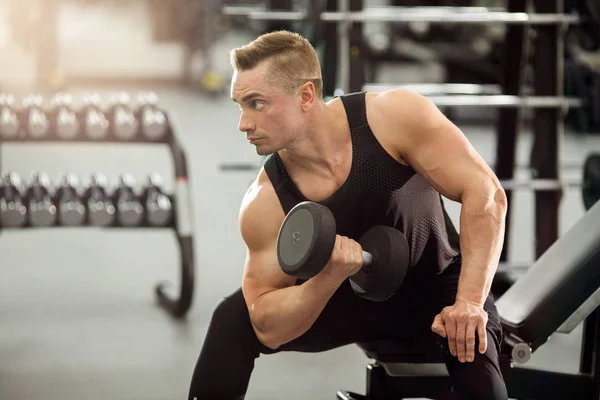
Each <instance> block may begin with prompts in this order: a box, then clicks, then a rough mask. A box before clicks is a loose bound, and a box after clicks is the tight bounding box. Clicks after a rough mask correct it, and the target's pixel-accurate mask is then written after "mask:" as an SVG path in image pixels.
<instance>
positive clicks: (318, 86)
mask: <svg viewBox="0 0 600 400" xmlns="http://www.w3.org/2000/svg"><path fill="white" fill-rule="evenodd" d="M267 60H268V61H270V64H269V70H268V73H267V74H266V77H267V82H268V83H269V84H278V85H280V86H282V87H283V88H284V89H285V90H286V91H287V92H288V93H290V94H292V93H294V92H295V91H296V89H298V87H300V86H301V85H302V84H304V83H306V82H309V81H310V82H312V83H313V84H314V85H315V91H316V94H317V96H318V97H319V98H323V80H322V77H321V65H320V64H319V59H318V57H317V53H316V52H315V49H314V48H313V46H312V45H311V44H310V42H309V41H308V40H307V39H305V38H304V37H303V36H302V35H300V34H298V33H293V32H288V31H275V32H270V33H265V34H263V35H261V36H259V37H258V38H256V39H255V40H253V41H252V42H250V43H248V44H247V45H245V46H242V47H239V48H236V49H233V50H231V52H230V61H231V66H232V67H233V68H234V69H235V70H237V71H247V70H250V69H253V68H255V67H256V66H258V65H259V64H261V63H263V62H265V61H267Z"/></svg>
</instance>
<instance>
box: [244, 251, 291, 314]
mask: <svg viewBox="0 0 600 400" xmlns="http://www.w3.org/2000/svg"><path fill="white" fill-rule="evenodd" d="M275 248H276V245H275V244H272V245H270V246H268V247H267V248H265V249H262V250H251V249H249V250H248V252H247V255H246V262H245V264H244V273H243V276H242V291H243V293H244V298H245V299H246V303H247V305H248V308H249V310H252V306H253V304H255V303H256V302H257V300H258V299H259V298H260V297H261V296H263V295H265V294H267V293H269V292H272V291H275V290H277V289H283V288H285V287H288V286H292V285H294V284H295V283H296V278H295V277H293V276H289V275H287V274H286V273H284V272H283V271H282V270H281V268H280V267H279V263H278V261H277V254H276V250H275Z"/></svg>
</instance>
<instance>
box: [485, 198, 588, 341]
mask: <svg viewBox="0 0 600 400" xmlns="http://www.w3.org/2000/svg"><path fill="white" fill-rule="evenodd" d="M599 287H600V202H598V203H596V204H595V205H594V206H593V207H592V208H591V209H590V210H588V212H587V213H586V214H585V215H584V216H583V218H581V220H580V221H578V222H577V223H576V224H575V225H574V226H573V227H572V228H571V229H569V230H568V231H567V232H566V233H565V234H563V235H562V236H561V237H560V238H559V239H558V240H557V241H556V242H555V243H554V244H553V245H552V246H551V247H550V248H549V249H548V250H547V251H546V252H545V253H544V254H543V255H542V256H541V257H540V258H539V259H538V260H537V261H536V263H535V264H534V265H533V266H531V267H530V269H529V270H528V271H527V273H526V274H525V275H523V276H522V277H521V278H520V279H519V280H517V282H515V284H514V285H513V286H511V287H510V289H508V290H507V291H506V292H505V293H504V295H503V296H502V297H500V298H499V299H498V300H497V302H496V306H497V307H498V312H499V313H500V317H501V318H502V325H503V327H504V331H505V332H511V333H514V334H515V335H516V336H517V337H519V338H520V339H522V340H523V341H525V342H528V343H532V344H535V343H543V342H545V340H546V339H547V338H548V337H549V336H550V335H551V334H552V333H554V332H555V331H556V330H557V329H558V328H559V327H560V326H561V325H562V324H563V323H564V322H565V321H566V320H567V319H568V318H569V317H570V316H571V315H572V314H573V313H574V312H575V311H576V310H577V309H578V308H579V307H580V306H581V305H582V303H584V302H585V301H586V300H587V299H588V298H589V297H590V296H591V295H592V294H593V293H594V292H595V291H596V290H597V289H598V288H599ZM534 347H535V346H534Z"/></svg>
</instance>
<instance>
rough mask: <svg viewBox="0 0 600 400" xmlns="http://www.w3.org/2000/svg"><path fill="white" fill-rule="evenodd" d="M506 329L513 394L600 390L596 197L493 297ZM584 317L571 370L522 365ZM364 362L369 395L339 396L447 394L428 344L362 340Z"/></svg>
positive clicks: (349, 397) (438, 358)
mask: <svg viewBox="0 0 600 400" xmlns="http://www.w3.org/2000/svg"><path fill="white" fill-rule="evenodd" d="M496 306H497V308H498V312H499V313H500V317H501V320H502V326H503V330H504V340H503V348H502V351H501V354H500V362H501V368H502V373H503V376H504V380H505V382H506V386H507V389H508V396H509V398H511V399H527V400H534V399H539V400H551V399H557V400H558V399H561V400H564V399H577V400H598V399H599V396H600V307H599V306H600V202H597V203H596V204H595V205H594V206H593V207H592V208H591V209H590V210H588V211H587V213H586V214H585V215H584V216H583V218H582V219H581V220H580V221H578V222H577V223H576V224H575V226H573V227H572V228H571V229H570V230H569V231H568V232H567V233H565V234H564V235H563V236H561V237H560V238H559V239H558V240H557V241H556V242H555V243H554V244H553V245H552V246H551V247H550V248H549V249H548V250H547V251H546V252H545V253H544V254H543V255H542V256H541V257H540V258H539V259H538V260H537V261H536V262H535V263H534V264H533V265H532V266H531V267H530V268H529V269H528V270H527V272H526V273H525V274H524V275H523V276H522V277H520V278H519V279H518V280H517V281H516V282H515V283H514V284H513V285H512V286H511V287H510V288H509V289H508V290H507V291H506V292H505V293H504V294H503V295H502V296H501V297H500V298H499V299H498V300H497V302H496ZM582 322H583V324H584V325H583V346H582V349H581V360H580V370H579V372H578V373H576V374H567V373H560V372H550V371H543V370H536V369H533V368H525V367H523V366H522V365H523V364H525V363H526V362H527V361H529V359H530V358H531V355H532V354H533V352H534V351H536V349H538V348H539V347H540V346H542V345H543V344H544V343H546V341H547V340H548V338H549V337H550V335H552V334H553V333H555V332H559V333H570V332H572V331H573V329H574V328H575V327H577V326H578V325H579V324H580V323H582ZM358 345H359V347H360V348H361V349H362V350H363V351H364V352H365V353H366V355H367V356H368V357H369V358H371V359H374V360H375V362H374V363H371V364H369V365H368V366H367V388H366V395H359V394H356V393H351V392H347V391H342V390H340V391H338V393H337V398H338V399H340V400H358V399H363V400H387V399H394V400H396V399H403V398H412V397H421V398H423V397H425V398H433V399H439V398H444V397H445V396H446V395H447V394H449V392H450V385H451V382H450V378H449V375H448V372H447V369H446V366H445V364H444V361H443V358H442V357H443V355H442V354H440V353H441V352H439V351H437V350H438V349H439V347H437V346H435V345H433V344H431V343H429V344H428V343H401V344H400V343H393V342H373V343H359V344H358Z"/></svg>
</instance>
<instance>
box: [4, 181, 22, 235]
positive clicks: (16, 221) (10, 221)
mask: <svg viewBox="0 0 600 400" xmlns="http://www.w3.org/2000/svg"><path fill="white" fill-rule="evenodd" d="M21 190H22V187H21V178H20V177H19V175H18V174H17V173H16V172H7V173H5V174H4V175H3V176H2V185H1V186H0V226H10V227H18V226H23V224H25V221H26V219H27V207H26V206H25V204H24V202H23V196H22V194H21Z"/></svg>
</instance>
